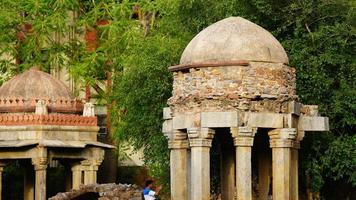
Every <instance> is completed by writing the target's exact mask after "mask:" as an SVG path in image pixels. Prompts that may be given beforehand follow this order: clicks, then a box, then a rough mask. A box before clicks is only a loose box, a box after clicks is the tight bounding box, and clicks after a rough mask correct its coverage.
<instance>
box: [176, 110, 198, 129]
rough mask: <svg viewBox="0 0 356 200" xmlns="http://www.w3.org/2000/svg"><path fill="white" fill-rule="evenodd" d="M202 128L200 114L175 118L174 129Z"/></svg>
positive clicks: (188, 114) (189, 114)
mask: <svg viewBox="0 0 356 200" xmlns="http://www.w3.org/2000/svg"><path fill="white" fill-rule="evenodd" d="M192 127H200V113H198V114H194V113H187V114H184V115H178V116H175V117H173V129H187V128H192Z"/></svg>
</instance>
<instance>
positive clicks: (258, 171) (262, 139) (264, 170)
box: [252, 129, 272, 200]
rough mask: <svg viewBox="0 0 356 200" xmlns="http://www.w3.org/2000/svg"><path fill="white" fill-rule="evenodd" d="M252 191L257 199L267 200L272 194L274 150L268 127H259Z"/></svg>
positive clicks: (253, 160)
mask: <svg viewBox="0 0 356 200" xmlns="http://www.w3.org/2000/svg"><path fill="white" fill-rule="evenodd" d="M252 192H253V197H254V198H255V199H257V200H267V199H268V198H269V196H270V195H271V194H272V150H271V148H270V147H269V136H268V129H258V131H257V133H256V135H255V138H254V144H253V148H252Z"/></svg>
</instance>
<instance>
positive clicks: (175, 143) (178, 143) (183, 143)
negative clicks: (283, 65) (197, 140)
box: [168, 140, 189, 149]
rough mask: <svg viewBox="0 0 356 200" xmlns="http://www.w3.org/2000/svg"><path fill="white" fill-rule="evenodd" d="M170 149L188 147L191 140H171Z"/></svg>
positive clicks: (169, 142)
mask: <svg viewBox="0 0 356 200" xmlns="http://www.w3.org/2000/svg"><path fill="white" fill-rule="evenodd" d="M168 148H169V149H188V148H189V141H188V140H170V141H168Z"/></svg>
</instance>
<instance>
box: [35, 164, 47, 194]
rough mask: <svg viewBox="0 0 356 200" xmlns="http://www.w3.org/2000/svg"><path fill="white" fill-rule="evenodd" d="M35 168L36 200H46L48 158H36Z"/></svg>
mask: <svg viewBox="0 0 356 200" xmlns="http://www.w3.org/2000/svg"><path fill="white" fill-rule="evenodd" d="M32 164H33V165H34V167H35V200H46V170H47V164H48V163H47V158H34V159H32Z"/></svg>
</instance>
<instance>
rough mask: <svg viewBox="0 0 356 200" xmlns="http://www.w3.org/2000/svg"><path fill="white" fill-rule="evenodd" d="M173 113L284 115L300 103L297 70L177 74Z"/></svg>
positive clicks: (254, 65)
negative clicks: (287, 108)
mask: <svg viewBox="0 0 356 200" xmlns="http://www.w3.org/2000/svg"><path fill="white" fill-rule="evenodd" d="M173 76H174V81H173V92H172V93H173V94H172V97H171V98H170V99H169V100H168V104H169V105H170V107H171V109H172V111H173V114H174V115H175V114H179V113H184V112H201V111H231V110H242V111H248V110H249V111H256V112H263V111H268V112H277V113H280V112H284V108H283V107H284V106H285V104H286V102H288V101H292V100H297V99H298V97H297V96H296V93H295V90H296V77H295V69H294V68H292V67H289V66H287V65H285V64H282V63H266V62H250V64H249V66H220V67H206V68H196V69H194V68H191V69H189V72H188V71H187V72H182V71H178V72H174V75H173Z"/></svg>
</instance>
